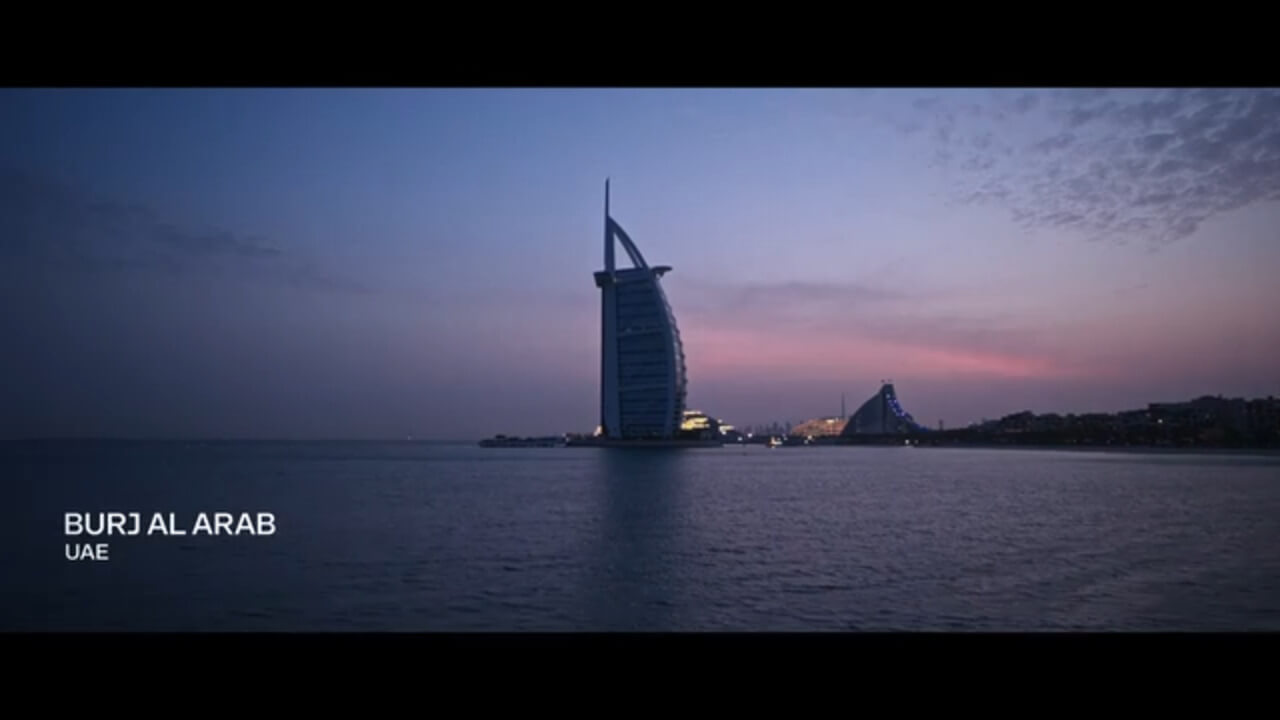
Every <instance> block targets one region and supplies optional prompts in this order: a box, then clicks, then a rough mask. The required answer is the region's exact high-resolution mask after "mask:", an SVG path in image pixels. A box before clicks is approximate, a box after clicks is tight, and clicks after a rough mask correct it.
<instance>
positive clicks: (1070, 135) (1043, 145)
mask: <svg viewBox="0 0 1280 720" xmlns="http://www.w3.org/2000/svg"><path fill="white" fill-rule="evenodd" d="M962 108H963V109H965V110H967V112H965V113H961V112H960V110H961V109H962ZM911 110H912V112H913V113H914V118H912V119H911V120H910V121H911V122H918V123H923V124H924V125H925V126H926V127H931V128H933V133H932V154H933V157H934V162H935V163H936V164H937V165H939V166H941V167H943V168H945V169H946V170H948V171H949V172H950V173H951V178H952V180H953V181H954V187H953V190H954V199H956V200H958V201H960V202H963V203H987V204H993V205H997V206H1002V207H1005V208H1007V209H1008V210H1009V212H1010V214H1011V216H1012V217H1013V219H1014V220H1015V221H1017V222H1018V223H1019V224H1021V225H1022V226H1023V227H1025V228H1028V229H1035V228H1065V229H1070V230H1075V231H1078V232H1081V233H1084V234H1086V235H1088V236H1090V237H1091V238H1093V239H1114V240H1123V239H1125V238H1134V239H1141V240H1145V241H1148V242H1149V243H1151V244H1152V245H1153V246H1157V247H1158V246H1160V245H1163V244H1166V243H1170V242H1174V241H1177V240H1180V239H1182V238H1186V237H1188V236H1189V235H1191V234H1193V233H1194V232H1196V230H1197V229H1198V228H1199V227H1200V225H1201V224H1202V223H1203V222H1204V221H1205V220H1207V219H1209V218H1211V217H1213V216H1215V215H1218V214H1221V213H1226V212H1229V211H1232V210H1235V209H1238V208H1242V207H1245V206H1248V205H1251V204H1253V203H1257V202H1265V201H1272V200H1277V199H1280V91H1277V90H1271V89H1260V90H1231V89H1208V90H1151V91H1145V90H1060V91H1045V92H1032V93H1019V94H1010V93H995V94H993V97H992V98H991V100H990V102H988V103H986V104H984V105H983V107H982V108H981V109H980V110H979V111H978V112H977V113H974V112H972V105H971V104H962V102H961V101H960V100H959V99H958V98H957V97H955V96H941V97H937V98H926V99H923V100H917V101H916V102H915V103H913V105H912V108H911ZM894 122H895V124H898V125H901V124H902V123H903V122H904V121H902V120H900V119H898V120H895V121H894Z"/></svg>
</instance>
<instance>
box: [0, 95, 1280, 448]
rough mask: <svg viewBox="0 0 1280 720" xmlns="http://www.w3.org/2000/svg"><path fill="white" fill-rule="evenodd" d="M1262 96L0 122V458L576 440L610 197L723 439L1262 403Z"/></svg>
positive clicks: (185, 113)
mask: <svg viewBox="0 0 1280 720" xmlns="http://www.w3.org/2000/svg"><path fill="white" fill-rule="evenodd" d="M1277 118H1280V92H1277V91H1273V90H1227V89H1224V90H1119V89H1116V90H1022V89H1011V90H993V89H978V90H959V89H956V90H950V89H943V90H931V89H911V90H891V89H874V90H870V89H868V90H857V89H851V90H819V89H806V90H752V89H739V90H694V89H690V90H623V89H618V90H585V89H584V90H570V89H558V90H556V89H546V90H540V89H526V90H427V89H404V90H384V89H351V90H334V89H307V90H269V89H254V90H250V89H227V90H210V89H172V90H161V89H156V90H7V91H0V132H3V134H4V137H5V138H6V142H5V143H4V145H3V146H0V204H2V206H0V277H2V279H3V282H2V283H0V291H2V292H3V293H4V295H3V298H2V299H3V301H4V305H5V308H6V312H5V313H4V314H3V320H2V321H0V337H2V338H3V341H4V344H5V348H6V350H5V353H4V354H3V357H4V361H3V362H4V365H3V367H0V370H2V371H3V376H4V377H5V378H6V383H5V388H4V391H3V397H2V398H0V401H3V408H2V409H0V421H2V422H3V425H2V426H0V433H2V434H3V435H4V436H31V435H111V436H220V437H297V438H309V437H353V438H360V437H403V436H406V435H410V434H412V435H415V436H418V437H438V438H457V439H472V438H475V437H479V436H484V435H489V434H493V433H497V432H506V433H519V434H543V433H555V432H562V431H589V430H591V429H592V428H593V427H594V426H595V424H596V421H597V415H598V372H599V365H598V360H597V357H598V355H597V353H598V351H599V332H598V323H599V317H598V313H599V305H598V297H597V293H598V291H597V290H596V288H595V287H594V284H593V282H592V278H591V273H592V271H594V270H596V269H598V267H599V266H600V263H601V258H600V255H601V241H602V231H603V228H602V224H603V221H602V207H601V205H602V199H603V198H602V193H603V187H602V186H603V181H604V178H605V177H606V176H610V177H612V178H613V191H614V192H613V215H614V217H615V219H617V220H618V221H619V222H620V223H621V224H622V226H623V227H624V228H626V229H627V231H628V233H629V234H630V235H631V236H632V237H633V238H634V239H635V240H636V242H637V243H638V244H639V246H640V247H641V249H642V251H643V252H644V253H645V255H646V258H647V259H649V260H650V262H652V263H655V264H667V265H672V266H674V268H675V270H674V272H672V273H671V274H669V275H667V276H666V278H665V280H664V282H665V285H666V287H667V292H668V296H669V298H670V300H671V302H672V305H673V307H674V309H675V311H676V315H677V318H678V321H679V323H680V326H681V331H682V335H683V336H684V338H685V342H686V351H687V355H688V359H689V376H690V402H691V405H693V406H694V407H697V408H700V409H703V410H705V411H708V412H711V413H712V414H715V415H717V416H719V417H722V418H724V419H725V420H727V421H729V422H732V423H736V424H740V425H741V424H752V423H760V422H767V421H772V420H786V419H790V420H792V421H799V420H803V419H806V418H810V417H816V416H820V415H829V414H834V413H836V412H838V411H839V402H840V393H841V392H846V393H848V395H849V404H850V406H851V407H856V405H857V403H858V402H860V401H861V400H862V399H864V398H865V397H866V396H868V395H870V394H871V393H873V392H874V391H875V390H876V388H877V387H878V381H879V380H880V379H882V378H892V379H894V380H895V382H896V384H897V386H898V391H899V395H900V397H901V399H902V401H903V403H904V405H905V406H906V407H907V409H908V410H910V411H912V412H913V413H914V414H915V415H916V417H917V418H918V419H920V420H921V421H923V422H926V423H927V424H930V425H933V424H935V423H936V422H937V421H938V420H943V421H945V422H946V423H947V424H948V425H959V424H964V423H968V422H971V421H974V420H978V419H981V418H983V417H998V416H1000V415H1004V414H1007V413H1012V412H1017V411H1020V410H1024V409H1030V410H1033V411H1035V412H1052V411H1058V412H1086V411H1091V410H1097V411H1114V410H1120V409H1127V408H1131V407H1141V406H1144V405H1145V404H1146V403H1147V402H1151V401H1164V400H1177V399H1185V398H1190V397H1194V396H1197V395H1201V394H1219V393H1221V394H1225V395H1231V396H1240V395H1243V396H1261V395H1267V394H1280V322H1277V321H1276V310H1275V308H1277V307H1280V283H1277V282H1276V280H1275V278H1276V276H1277V270H1280V120H1277Z"/></svg>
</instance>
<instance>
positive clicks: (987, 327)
mask: <svg viewBox="0 0 1280 720" xmlns="http://www.w3.org/2000/svg"><path fill="white" fill-rule="evenodd" d="M940 300H944V298H943V297H942V295H941V294H938V295H937V296H926V297H922V296H919V295H915V294H911V293H907V292H904V291H900V290H895V289H889V288H883V287H879V286H876V285H870V284H857V283H850V284H831V283H803V282H784V283H775V284H761V283H755V284H746V285H736V286H735V285H727V284H724V285H712V284H706V285H701V284H699V285H695V286H693V287H689V288H685V289H683V291H682V295H681V303H680V312H679V313H678V315H679V319H680V322H681V323H682V327H685V326H687V327H690V328H691V329H694V330H696V332H695V333H692V334H691V335H690V337H691V338H692V339H691V341H690V342H691V348H690V349H691V351H692V352H691V353H690V357H691V362H693V363H694V367H695V368H703V369H704V370H709V371H712V372H721V371H734V372H738V371H747V372H750V371H752V370H756V371H769V370H770V369H772V368H785V367H791V368H808V369H809V370H810V371H815V372H827V371H830V372H839V371H841V369H844V370H848V369H849V368H850V367H853V366H857V365H860V364H863V363H872V364H875V365H876V367H882V369H883V370H884V371H888V370H890V369H892V368H895V367H896V368H900V369H904V368H905V369H910V370H913V371H915V372H918V373H920V374H922V375H937V374H942V375H949V374H954V373H970V374H986V375H992V376H1010V377H1014V376H1017V377H1029V376H1043V377H1050V376H1061V375H1066V374H1070V373H1071V372H1073V370H1072V369H1071V368H1069V367H1067V366H1066V365H1065V364H1064V361H1062V360H1061V359H1060V357H1061V355H1060V353H1058V352H1057V351H1056V347H1055V345H1054V338H1053V336H1052V333H1051V332H1049V330H1047V329H1045V328H1041V327H1031V326H1028V325H1026V324H1025V323H1021V322H1019V321H1018V320H1017V318H1015V317H1013V316H1011V315H1007V314H1005V315H993V314H989V313H988V314H971V315H964V314H957V313H954V312H945V311H943V310H942V309H941V305H940V304H939V302H938V301H940Z"/></svg>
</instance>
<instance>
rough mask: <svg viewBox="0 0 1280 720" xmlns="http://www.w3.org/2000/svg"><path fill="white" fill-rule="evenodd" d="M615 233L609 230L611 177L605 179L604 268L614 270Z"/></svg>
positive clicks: (607, 270) (606, 270)
mask: <svg viewBox="0 0 1280 720" xmlns="http://www.w3.org/2000/svg"><path fill="white" fill-rule="evenodd" d="M613 268H614V264H613V235H612V234H611V233H610V232H609V178H605V179H604V269H605V272H613Z"/></svg>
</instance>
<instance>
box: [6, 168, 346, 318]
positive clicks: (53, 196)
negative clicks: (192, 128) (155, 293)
mask: <svg viewBox="0 0 1280 720" xmlns="http://www.w3.org/2000/svg"><path fill="white" fill-rule="evenodd" d="M0 256H3V257H5V258H6V259H7V261H8V262H11V263H25V264H26V266H30V267H45V268H57V269H62V270H76V271H98V272H118V271H130V270H143V271H155V272H163V273H169V274H216V273H225V274H229V275H232V276H235V277H240V278H252V279H259V280H263V281H267V282H274V283H280V284H284V285H288V286H292V287H296V288H299V289H306V290H314V291H320V292H334V293H357V294H366V293H370V292H372V290H371V289H370V288H369V287H368V286H366V285H365V284H363V283H361V282H359V281H358V280H355V279H354V278H349V277H345V276H344V275H343V274H341V273H339V272H336V271H333V270H329V269H326V268H325V267H323V266H322V264H321V263H320V262H319V261H317V260H315V259H310V258H305V257H302V256H300V255H297V254H289V253H286V252H284V251H282V250H281V249H280V248H278V247H276V246H274V245H272V244H270V243H269V242H268V241H267V240H265V239H263V238H260V237H256V236H252V235H244V234H237V233H234V232H231V231H229V230H226V229H221V228H214V229H208V230H199V229H194V228H191V227H186V226H183V225H182V224H180V223H175V222H171V221H169V220H167V219H165V218H163V217H161V216H160V215H159V214H158V213H156V212H155V211H154V210H152V209H151V208H149V207H146V206H144V205H140V204H136V203H127V202H120V201H117V200H114V199H110V198H102V197H97V196H95V195H94V194H93V193H91V192H89V191H87V190H85V189H83V188H78V187H75V186H73V185H69V184H66V183H61V182H58V181H55V180H52V179H49V178H46V177H41V176H37V175H32V174H28V173H24V172H19V171H16V170H11V169H4V170H0Z"/></svg>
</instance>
